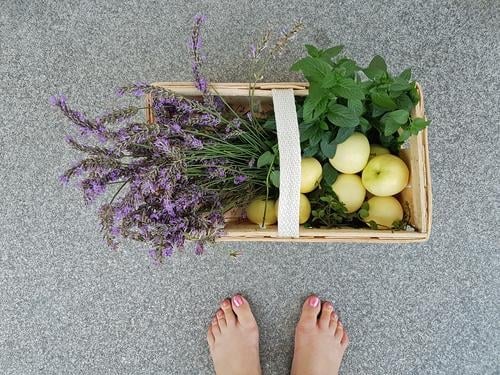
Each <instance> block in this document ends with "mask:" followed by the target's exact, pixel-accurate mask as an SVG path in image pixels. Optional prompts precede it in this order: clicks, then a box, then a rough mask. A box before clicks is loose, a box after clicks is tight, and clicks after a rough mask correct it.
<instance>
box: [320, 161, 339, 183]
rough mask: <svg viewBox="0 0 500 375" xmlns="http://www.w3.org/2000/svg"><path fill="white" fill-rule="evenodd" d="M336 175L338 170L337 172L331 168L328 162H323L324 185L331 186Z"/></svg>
mask: <svg viewBox="0 0 500 375" xmlns="http://www.w3.org/2000/svg"><path fill="white" fill-rule="evenodd" d="M338 175H339V172H337V170H336V169H335V168H333V167H332V165H331V164H330V163H328V162H327V163H325V164H323V181H324V183H325V184H326V185H329V186H331V185H332V184H333V183H334V182H335V180H336V179H337V176H338Z"/></svg>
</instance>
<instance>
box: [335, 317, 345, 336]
mask: <svg viewBox="0 0 500 375" xmlns="http://www.w3.org/2000/svg"><path fill="white" fill-rule="evenodd" d="M343 336H344V326H343V325H342V322H341V321H340V320H339V322H338V324H337V329H336V330H335V338H336V339H338V340H339V341H340V340H341V339H342V337H343Z"/></svg>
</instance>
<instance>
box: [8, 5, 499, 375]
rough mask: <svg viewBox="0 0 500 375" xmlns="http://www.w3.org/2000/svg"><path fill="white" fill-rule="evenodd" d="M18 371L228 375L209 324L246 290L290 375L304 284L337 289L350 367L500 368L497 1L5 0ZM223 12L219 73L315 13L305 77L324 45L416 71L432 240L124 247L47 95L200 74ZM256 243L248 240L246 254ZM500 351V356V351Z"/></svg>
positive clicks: (12, 330)
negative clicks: (261, 40)
mask: <svg viewBox="0 0 500 375" xmlns="http://www.w3.org/2000/svg"><path fill="white" fill-rule="evenodd" d="M1 7H2V12H1V13H0V21H1V22H0V88H1V89H0V97H1V101H0V119H1V132H0V156H1V159H0V173H1V179H0V192H1V194H0V228H1V231H0V244H1V247H2V248H1V258H0V270H1V272H0V369H1V370H0V373H2V374H160V373H161V374H210V373H211V371H212V369H211V364H210V359H209V357H208V350H207V346H206V344H205V327H206V325H207V322H208V321H209V319H210V316H211V314H212V313H213V312H214V311H215V309H216V307H217V302H218V301H219V300H220V299H221V298H223V297H225V296H229V295H230V294H232V293H234V292H237V291H238V292H242V293H244V294H245V295H246V296H247V297H248V298H249V300H250V301H251V302H252V304H253V306H254V310H255V312H256V314H257V318H258V321H259V324H260V327H261V347H262V363H263V367H264V372H265V373H266V374H285V373H287V371H288V369H289V365H290V360H291V353H292V342H293V329H294V325H295V322H296V320H297V317H298V314H299V306H300V304H301V302H302V300H303V298H304V297H305V296H306V295H307V294H308V293H310V292H316V293H318V294H319V295H320V296H322V297H323V298H328V299H332V300H333V301H334V303H335V305H336V307H337V309H339V310H340V312H341V315H342V318H343V320H344V322H345V325H346V326H347V329H348V331H349V333H350V336H351V341H352V345H351V346H350V348H349V351H348V353H347V356H346V358H345V361H344V363H343V367H342V373H344V374H481V375H485V374H498V373H499V371H500V370H499V367H498V366H499V365H498V358H499V355H500V353H499V347H500V340H499V339H500V335H499V325H498V316H499V309H498V301H499V293H498V291H499V290H500V288H499V286H500V285H499V279H498V274H499V257H498V247H499V246H498V245H499V236H498V231H497V229H496V228H497V227H498V225H499V215H498V210H499V184H498V177H499V176H498V161H497V159H498V146H499V136H498V134H499V125H498V124H499V123H500V116H499V115H500V109H499V108H500V106H499V100H498V99H499V94H498V88H499V86H500V80H499V78H500V74H499V72H498V60H499V57H500V56H499V44H498V40H499V36H500V35H499V34H500V33H499V24H500V17H499V13H500V12H499V3H498V1H494V0H492V1H437V0H434V1H423V2H422V1H421V2H416V1H409V0H406V1H394V2H391V1H376V2H367V1H338V2H325V1H319V0H318V1H316V0H312V1H307V2H301V1H296V0H294V1H288V2H277V1H275V2H270V1H263V0H256V1H253V2H247V1H225V0H224V1H213V2H209V1H203V2H197V1H188V2H185V1H182V2H180V1H179V2H161V1H135V2H129V1H115V0H113V1H105V2H104V1H102V2H95V3H94V2H90V1H78V2H74V1H71V2H70V1H23V0H16V1H10V2H7V1H2V5H1ZM199 12H201V13H204V14H207V15H208V18H209V21H208V26H207V32H206V35H207V49H208V51H209V60H210V63H211V65H210V68H209V73H210V76H211V77H212V80H213V81H239V80H242V79H244V77H246V75H245V73H246V68H247V65H246V64H247V61H246V59H245V55H246V52H245V46H247V45H248V44H250V42H251V40H252V37H253V36H254V33H255V32H257V31H259V30H262V29H264V28H266V27H271V26H272V27H278V26H280V25H283V24H289V23H290V22H291V20H292V19H293V18H295V17H297V16H302V17H303V18H304V21H305V23H306V25H307V30H306V31H305V32H304V33H303V34H302V35H301V37H300V38H299V40H298V43H296V44H295V46H294V47H293V49H292V52H291V53H290V54H288V55H287V56H285V57H284V58H283V59H280V60H276V61H274V62H273V64H272V69H270V71H269V72H268V74H267V79H268V80H286V79H294V78H297V77H296V76H294V75H292V74H291V73H289V72H288V67H289V65H290V62H291V61H293V60H294V59H295V58H297V57H298V56H299V55H300V54H302V49H301V47H300V45H301V44H302V43H305V42H310V43H317V44H320V45H323V46H327V45H329V44H336V43H343V44H345V45H346V46H347V51H348V52H349V53H350V54H352V55H353V56H354V57H355V58H357V59H359V60H360V61H361V62H363V63H367V62H368V61H369V59H370V57H371V56H372V55H373V54H375V53H380V54H381V55H383V56H385V57H386V59H387V61H388V62H389V64H390V66H391V67H392V69H393V70H394V71H400V70H401V69H402V68H404V67H407V66H412V67H414V72H415V76H416V77H417V79H418V80H419V81H420V82H421V83H422V85H423V87H424V90H425V93H426V97H427V111H428V115H429V117H430V118H431V119H432V121H433V123H432V128H431V130H430V151H431V159H432V177H433V185H434V228H433V234H432V237H431V240H430V241H429V242H428V243H425V244H419V245H404V246H403V245H401V246H399V245H390V246H388V245H380V246H377V245H349V244H331V245H328V244H310V245H295V244H290V245H288V244H270V243H268V244H255V243H245V244H241V243H235V244H226V245H221V246H213V247H211V248H210V249H209V250H208V251H207V253H206V254H205V255H203V256H199V257H197V256H194V255H191V252H190V251H186V252H185V253H183V254H177V255H176V256H174V257H173V259H172V260H171V261H170V262H169V263H168V264H166V265H165V266H164V267H162V268H159V269H157V268H154V267H151V266H150V264H149V262H148V260H147V257H146V254H145V252H144V250H143V249H142V248H141V247H140V246H138V245H132V244H130V245H127V246H126V247H125V249H124V250H123V251H122V252H119V253H112V252H110V251H108V250H107V249H106V248H105V246H104V244H103V241H102V240H101V237H100V234H99V232H98V223H97V219H96V217H95V209H94V208H91V209H87V208H85V207H84V205H83V204H82V202H81V199H80V195H79V194H78V193H77V192H76V191H73V190H71V189H63V188H62V187H60V186H59V184H58V183H57V182H56V177H57V175H58V174H59V173H60V172H61V171H62V169H63V167H64V166H66V165H68V163H70V162H71V161H72V160H73V158H74V157H75V154H74V153H72V152H70V151H69V150H68V148H66V147H65V146H64V145H63V142H62V138H63V135H64V134H65V127H64V125H63V124H64V123H63V121H62V119H61V117H60V116H58V115H56V114H55V113H53V112H52V111H51V109H50V108H49V106H48V104H47V99H48V97H49V95H51V94H53V93H56V92H59V91H63V92H65V93H66V94H67V95H68V96H69V97H70V99H71V100H72V101H73V102H74V103H78V104H79V105H81V106H82V107H83V108H87V109H89V108H97V111H96V112H98V111H100V110H102V109H104V108H105V107H106V106H107V105H109V104H112V103H113V102H114V99H113V95H112V92H113V88H114V87H116V86H117V85H119V84H122V83H126V82H129V81H137V80H146V81H156V80H187V79H189V78H190V75H189V69H190V68H189V65H188V63H187V52H186V48H185V40H186V35H187V34H188V33H189V28H190V20H191V17H192V16H193V15H194V14H196V13H199ZM234 249H237V250H239V251H240V252H241V253H242V255H241V256H240V257H238V258H236V259H234V258H232V257H230V256H229V252H230V251H231V250H234ZM495 316H496V318H495ZM495 358H496V359H495Z"/></svg>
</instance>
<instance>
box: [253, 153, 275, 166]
mask: <svg viewBox="0 0 500 375" xmlns="http://www.w3.org/2000/svg"><path fill="white" fill-rule="evenodd" d="M273 161H274V154H273V153H271V151H266V152H264V153H263V154H262V155H260V156H259V158H258V159H257V168H262V167H264V166H266V165H271V164H272V162H273Z"/></svg>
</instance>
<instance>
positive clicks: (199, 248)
mask: <svg viewBox="0 0 500 375" xmlns="http://www.w3.org/2000/svg"><path fill="white" fill-rule="evenodd" d="M204 251H205V247H204V246H203V243H202V242H201V241H198V242H196V246H195V248H194V253H195V254H196V255H201V254H203V252H204Z"/></svg>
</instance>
